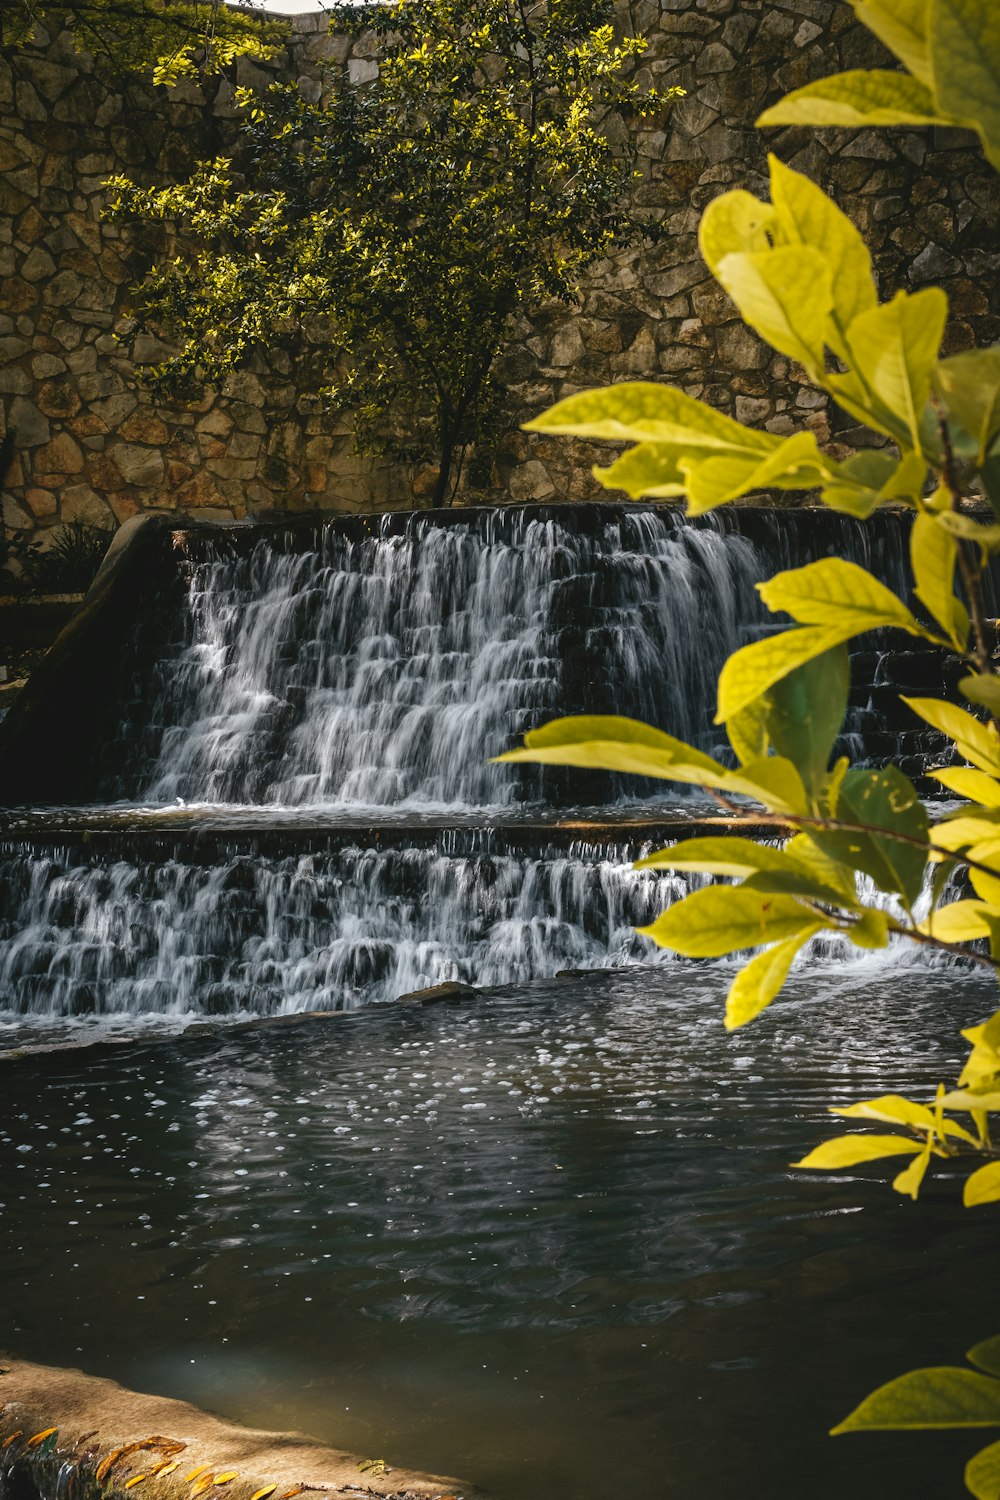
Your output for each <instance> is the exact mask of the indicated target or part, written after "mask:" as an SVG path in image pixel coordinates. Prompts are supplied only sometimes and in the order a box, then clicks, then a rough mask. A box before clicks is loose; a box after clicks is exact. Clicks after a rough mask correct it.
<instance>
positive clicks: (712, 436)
mask: <svg viewBox="0 0 1000 1500" xmlns="http://www.w3.org/2000/svg"><path fill="white" fill-rule="evenodd" d="M525 427H526V428H527V429H528V431H529V432H551V433H557V434H561V435H564V436H568V437H586V438H608V439H610V440H611V441H614V442H627V443H669V444H671V445H672V446H673V447H675V448H677V447H680V448H683V449H684V450H685V451H687V452H692V453H694V452H706V453H707V452H714V453H727V452H731V451H733V450H735V451H737V452H744V451H745V452H748V453H754V452H757V453H769V452H770V451H771V449H773V448H777V447H780V445H781V442H782V439H781V438H780V437H775V436H774V435H773V434H772V433H770V432H759V431H757V430H756V429H755V428H752V427H743V426H741V424H740V423H739V422H734V421H733V419H732V417H727V416H724V415H723V413H722V412H719V411H716V410H715V409H714V407H711V406H706V405H705V403H704V402H703V401H696V400H695V399H694V397H693V396H686V395H685V394H684V392H683V391H679V390H676V389H675V388H674V387H673V386H670V385H657V384H655V383H654V382H653V381H649V380H632V381H625V382H623V383H622V384H621V385H611V386H607V387H606V388H604V389H602V390H597V391H582V392H581V393H580V394H579V395H577V396H567V397H566V399H565V401H558V402H556V404H555V406H551V407H549V409H548V411H545V412H542V414H541V416H539V417H535V418H534V420H533V421H531V422H526V423H525Z"/></svg>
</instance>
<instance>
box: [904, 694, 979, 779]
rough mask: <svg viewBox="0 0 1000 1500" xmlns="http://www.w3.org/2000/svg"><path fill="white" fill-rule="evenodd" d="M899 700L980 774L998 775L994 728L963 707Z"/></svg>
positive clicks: (933, 700) (934, 701)
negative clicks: (940, 734)
mask: <svg viewBox="0 0 1000 1500" xmlns="http://www.w3.org/2000/svg"><path fill="white" fill-rule="evenodd" d="M901 701H902V702H903V703H907V704H909V706H910V708H912V709H913V712H914V713H915V714H917V716H918V717H919V718H921V719H923V720H924V723H925V724H930V726H931V728H932V729H938V730H940V732H941V733H942V734H944V735H947V737H948V738H949V739H950V740H954V742H955V746H956V749H957V750H958V753H959V755H964V756H965V759H966V760H969V761H971V762H972V764H973V765H974V766H978V767H979V769H980V770H981V771H988V772H989V774H990V775H991V776H1000V734H998V733H997V729H996V725H994V724H983V723H981V722H980V720H979V719H974V718H973V717H972V715H971V714H967V713H966V712H965V709H964V708H956V707H955V705H954V704H953V703H943V702H942V701H941V700H940V699H939V698H906V697H903V698H902V699H901Z"/></svg>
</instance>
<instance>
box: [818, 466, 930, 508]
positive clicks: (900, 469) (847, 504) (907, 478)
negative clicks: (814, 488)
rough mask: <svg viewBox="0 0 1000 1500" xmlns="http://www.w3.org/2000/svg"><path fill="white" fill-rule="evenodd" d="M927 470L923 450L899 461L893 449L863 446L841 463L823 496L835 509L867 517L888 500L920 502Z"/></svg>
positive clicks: (821, 495) (825, 488) (823, 491)
mask: <svg viewBox="0 0 1000 1500" xmlns="http://www.w3.org/2000/svg"><path fill="white" fill-rule="evenodd" d="M926 473H927V462H926V460H925V459H924V458H923V456H922V455H921V454H918V453H913V452H910V453H907V454H905V456H904V457H903V458H902V459H901V460H900V461H899V462H898V463H897V462H896V461H895V460H894V459H893V457H892V455H891V454H889V453H884V452H881V451H879V450H877V449H867V450H862V452H860V453H855V454H852V456H851V457H850V458H848V459H846V460H845V461H844V462H843V463H841V464H839V465H838V466H837V472H836V476H835V478H834V479H833V480H832V481H831V482H830V483H829V484H825V485H824V486H823V488H822V490H821V491H820V499H821V500H822V501H823V504H824V505H828V506H829V507H830V509H831V510H839V511H843V512H844V513H845V514H846V515H849V516H855V517H856V518H857V519H858V520H859V521H864V520H867V518H868V517H869V516H870V515H872V513H873V512H874V511H876V510H877V509H878V507H879V506H880V505H882V504H884V503H885V502H886V501H888V500H903V501H905V502H906V503H907V504H908V505H916V503H917V500H918V499H919V498H920V496H921V495H922V494H923V492H924V477H925V475H926Z"/></svg>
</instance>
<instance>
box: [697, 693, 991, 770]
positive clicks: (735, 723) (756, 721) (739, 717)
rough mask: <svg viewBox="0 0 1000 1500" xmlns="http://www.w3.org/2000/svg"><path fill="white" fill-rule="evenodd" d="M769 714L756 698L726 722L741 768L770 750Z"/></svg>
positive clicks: (764, 703)
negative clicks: (768, 734)
mask: <svg viewBox="0 0 1000 1500" xmlns="http://www.w3.org/2000/svg"><path fill="white" fill-rule="evenodd" d="M768 713H769V700H768V698H767V697H766V696H765V697H763V698H755V699H754V701H753V702H752V703H748V704H747V705H746V707H745V708H742V709H740V711H739V713H737V714H732V715H731V716H730V718H729V719H728V720H727V721H726V734H727V735H728V736H729V743H730V744H731V745H732V747H733V750H734V751H735V752H736V759H737V760H738V761H739V763H740V765H741V766H745V765H747V764H748V762H750V761H754V760H761V759H762V758H763V757H764V756H765V755H766V754H767V752H768V750H769V749H770V744H771V742H770V740H769V739H768V736H767V718H768ZM998 793H1000V788H998Z"/></svg>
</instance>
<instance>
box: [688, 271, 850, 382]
mask: <svg viewBox="0 0 1000 1500" xmlns="http://www.w3.org/2000/svg"><path fill="white" fill-rule="evenodd" d="M715 275H716V279H717V280H718V281H719V282H721V284H722V285H723V286H724V287H725V289H726V291H727V292H728V293H729V295H730V297H732V299H733V301H734V302H735V303H736V306H737V307H738V308H739V310H740V314H741V316H742V318H743V321H744V322H745V323H749V325H750V327H751V328H754V329H756V331H757V332H758V333H759V334H760V335H761V337H762V338H764V339H766V340H767V342H768V343H769V344H770V345H771V346H772V348H774V349H777V350H778V352H779V353H781V354H787V355H788V356H789V358H790V359H796V360H798V362H799V364H801V365H803V366H805V368H806V369H807V370H808V371H809V372H810V373H811V374H813V375H814V376H818V375H819V373H820V372H821V371H822V368H823V349H824V343H825V335H826V320H827V315H828V314H829V312H830V309H831V308H832V307H833V280H832V277H831V274H830V267H829V265H828V264H827V262H826V260H825V258H824V257H823V255H822V254H821V253H820V252H819V251H818V250H812V249H810V248H808V247H807V246H802V245H796V246H782V247H779V248H778V249H775V250H762V251H757V252H756V253H755V254H746V253H741V254H732V255H725V256H723V258H722V260H721V261H720V262H719V264H718V266H717V268H716V271H715Z"/></svg>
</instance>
